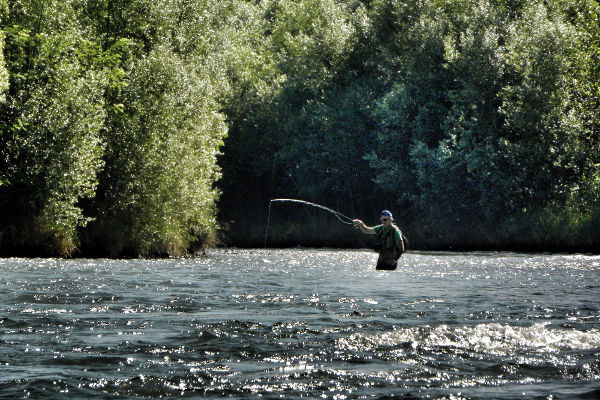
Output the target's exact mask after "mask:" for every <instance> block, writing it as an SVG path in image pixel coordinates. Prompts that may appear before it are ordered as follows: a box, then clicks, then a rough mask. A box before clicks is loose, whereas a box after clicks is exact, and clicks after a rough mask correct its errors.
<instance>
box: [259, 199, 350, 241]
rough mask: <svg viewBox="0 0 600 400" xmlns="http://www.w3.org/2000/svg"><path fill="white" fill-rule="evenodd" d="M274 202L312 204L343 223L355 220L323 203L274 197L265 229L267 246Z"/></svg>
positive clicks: (270, 203) (348, 223)
mask: <svg viewBox="0 0 600 400" xmlns="http://www.w3.org/2000/svg"><path fill="white" fill-rule="evenodd" d="M273 202H289V203H299V204H304V205H307V206H312V207H316V208H320V209H322V210H325V211H328V212H330V213H332V214H333V215H335V216H336V218H337V219H338V220H339V221H340V222H341V223H343V224H347V225H352V224H353V222H352V221H353V220H352V218H350V217H347V216H345V215H344V214H342V213H341V212H339V211H336V210H332V209H331V208H329V207H325V206H322V205H321V204H317V203H311V202H310V201H305V200H298V199H273V200H271V201H270V202H269V214H268V216H267V229H266V230H265V247H267V235H268V234H269V220H270V219H271V205H272V204H273Z"/></svg>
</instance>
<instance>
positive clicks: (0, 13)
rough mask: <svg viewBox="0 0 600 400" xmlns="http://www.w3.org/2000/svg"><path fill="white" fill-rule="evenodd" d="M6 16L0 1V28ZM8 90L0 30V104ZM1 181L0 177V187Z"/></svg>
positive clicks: (6, 9)
mask: <svg viewBox="0 0 600 400" xmlns="http://www.w3.org/2000/svg"><path fill="white" fill-rule="evenodd" d="M7 14H8V1H7V0H0V24H1V25H0V26H3V23H4V21H5V20H6V17H7ZM6 89H8V71H7V69H6V65H5V62H4V31H3V30H2V29H0V103H3V102H4V100H5V99H6V97H5V95H6V94H5V92H6ZM1 185H2V180H1V177H0V186H1Z"/></svg>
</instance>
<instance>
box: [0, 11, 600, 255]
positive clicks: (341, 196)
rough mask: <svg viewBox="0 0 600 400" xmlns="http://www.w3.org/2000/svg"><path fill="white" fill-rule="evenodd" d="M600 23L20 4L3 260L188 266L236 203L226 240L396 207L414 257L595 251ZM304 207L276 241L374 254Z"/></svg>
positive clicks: (10, 32)
mask: <svg viewBox="0 0 600 400" xmlns="http://www.w3.org/2000/svg"><path fill="white" fill-rule="evenodd" d="M599 13H600V7H599V5H598V2H597V0H577V1H564V0H551V1H544V2H542V1H535V2H525V1H514V0H510V1H508V0H469V1H467V2H466V3H465V2H464V1H460V2H459V1H455V0H406V1H395V0H394V1H391V0H369V1H367V0H353V1H341V0H262V1H246V0H227V1H217V0H188V1H176V0H159V1H149V0H86V1H73V0H69V1H58V0H24V1H19V2H6V1H0V18H1V24H2V25H1V30H0V49H3V51H2V52H0V55H1V57H0V121H1V124H0V220H1V223H0V253H2V254H23V253H26V254H33V253H37V254H60V255H68V254H81V252H83V253H84V254H96V255H111V256H120V255H133V256H136V255H166V254H168V255H180V254H184V253H186V252H187V251H189V250H190V249H191V248H193V247H194V245H202V244H203V243H206V242H207V241H209V240H211V238H214V235H215V232H216V229H217V223H216V215H217V207H216V205H217V204H218V206H219V208H220V214H219V217H220V220H221V225H222V226H225V227H229V230H228V231H224V239H226V241H227V242H229V243H236V244H245V245H259V244H262V243H263V240H264V237H263V235H264V228H265V223H266V213H267V206H268V200H269V199H271V198H274V197H302V198H305V199H307V200H311V201H314V202H317V203H324V204H327V205H328V206H331V207H334V208H336V209H339V210H340V211H342V212H343V213H344V214H348V215H353V216H357V217H362V218H365V219H367V220H368V219H369V216H370V215H373V216H374V217H376V213H377V211H379V210H380V209H382V208H390V209H392V210H394V211H395V214H396V215H397V217H398V218H397V219H398V222H399V223H400V225H401V226H402V228H403V229H404V230H405V231H407V232H408V233H409V236H410V237H411V239H412V240H411V243H412V246H414V247H429V248H433V247H435V248H449V247H451V248H460V247H464V248H511V247H512V248H521V249H523V248H539V249H542V248H546V249H550V248H552V249H559V248H564V249H584V248H585V249H593V248H594V246H597V244H598V240H599V237H598V236H599V234H598V229H597V226H598V222H600V221H599V219H598V218H599V216H600V204H599V203H598V202H599V200H598V199H599V198H600V196H599V194H600V170H599V166H600V152H599V151H598V148H599V147H598V145H599V144H600V143H599V131H600V119H599V118H598V109H599V106H600V83H599V82H600V26H599V25H598V23H597V21H598V17H599ZM223 143H225V146H224V147H222V144H223ZM221 151H222V152H223V154H220V152H221ZM219 154H220V155H219ZM217 164H218V165H219V166H220V167H221V168H220V167H219V166H218V165H217ZM221 174H222V178H221V179H220V180H219V178H220V177H221ZM217 181H218V183H217V186H218V187H217V186H215V182H217ZM221 192H222V196H221V197H220V200H219V194H220V193H221ZM217 201H218V203H217ZM287 215H288V217H289V218H285V217H283V218H278V221H275V223H276V222H285V223H287V224H288V225H287V228H286V227H284V226H280V227H279V228H277V227H273V229H274V232H290V229H291V228H293V230H295V232H296V234H294V235H291V234H290V235H288V236H287V239H286V237H285V235H283V234H282V235H283V236H280V238H281V240H280V241H279V242H278V241H277V240H278V239H277V238H276V237H273V238H272V239H273V240H272V241H271V243H272V244H278V243H279V244H284V243H285V244H290V243H298V244H319V243H327V244H328V245H332V244H335V243H336V242H337V243H339V244H343V245H351V243H352V241H354V242H355V243H356V244H357V245H358V244H360V243H359V242H357V240H358V239H352V240H350V241H349V240H348V238H353V237H354V236H353V234H350V233H349V232H348V231H347V230H346V229H347V227H345V226H337V225H332V224H329V221H328V220H327V219H323V220H321V219H319V218H317V217H316V216H311V218H309V220H310V221H311V223H310V224H309V225H307V226H306V227H305V229H304V230H302V232H305V233H304V235H300V236H298V234H297V232H298V231H301V229H300V228H299V227H298V224H299V223H302V221H298V219H297V214H296V213H293V212H291V211H290V212H288V213H287ZM278 229H279V230H278ZM316 231H318V234H315V232H316ZM290 238H291V239H290ZM336 238H338V240H337V241H336ZM78 250H79V251H80V253H77V251H78Z"/></svg>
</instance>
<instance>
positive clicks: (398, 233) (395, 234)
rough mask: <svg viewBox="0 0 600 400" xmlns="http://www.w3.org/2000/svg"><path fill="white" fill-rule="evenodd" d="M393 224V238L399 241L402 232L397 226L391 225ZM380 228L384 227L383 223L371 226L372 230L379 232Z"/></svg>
mask: <svg viewBox="0 0 600 400" xmlns="http://www.w3.org/2000/svg"><path fill="white" fill-rule="evenodd" d="M393 226H394V228H396V232H394V239H395V240H398V241H401V240H402V232H400V229H399V228H398V227H397V226H395V225H393ZM382 229H385V228H384V227H383V225H377V226H374V227H373V230H374V231H375V233H379V231H380V230H382Z"/></svg>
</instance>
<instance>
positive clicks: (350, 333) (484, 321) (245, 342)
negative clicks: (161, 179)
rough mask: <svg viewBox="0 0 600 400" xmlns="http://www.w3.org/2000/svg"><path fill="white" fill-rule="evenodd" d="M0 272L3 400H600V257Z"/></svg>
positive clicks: (2, 264)
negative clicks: (384, 266) (383, 266)
mask: <svg viewBox="0 0 600 400" xmlns="http://www.w3.org/2000/svg"><path fill="white" fill-rule="evenodd" d="M375 261H376V255H375V254H374V253H373V252H369V251H342V250H315V249H293V250H269V249H264V250H263V249H257V250H231V249H229V250H214V251H211V252H209V256H208V257H198V258H184V259H162V260H140V259H136V260H109V259H72V260H63V259H21V258H19V259H0V276H1V281H0V357H1V358H0V398H34V399H41V398H103V399H105V398H109V399H110V398H123V397H130V398H156V397H160V396H162V397H168V396H174V397H180V396H183V397H203V396H206V397H211V398H220V397H226V398H237V399H248V398H259V397H260V398H264V399H275V398H293V399H296V398H300V397H306V398H324V399H354V398H367V399H371V398H374V399H378V398H444V399H490V398H494V399H523V398H527V399H532V398H539V399H563V398H564V399H577V398H581V399H584V398H587V399H589V398H599V397H600V257H598V256H592V255H544V254H515V253H487V252H483V253H442V252H423V253H420V252H408V253H406V254H405V255H404V256H403V257H402V258H401V260H400V263H399V267H398V269H397V270H396V271H393V272H388V271H376V270H374V265H375Z"/></svg>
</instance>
